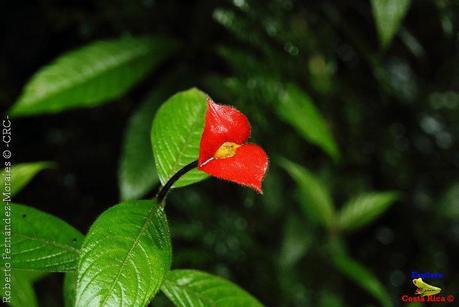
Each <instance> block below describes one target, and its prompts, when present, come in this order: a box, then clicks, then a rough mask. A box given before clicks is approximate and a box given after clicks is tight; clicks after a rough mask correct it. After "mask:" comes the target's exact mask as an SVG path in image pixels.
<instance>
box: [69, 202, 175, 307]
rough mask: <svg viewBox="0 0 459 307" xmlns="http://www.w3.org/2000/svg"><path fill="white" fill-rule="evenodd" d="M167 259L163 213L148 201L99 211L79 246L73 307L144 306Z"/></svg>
mask: <svg viewBox="0 0 459 307" xmlns="http://www.w3.org/2000/svg"><path fill="white" fill-rule="evenodd" d="M170 263H171V243H170V236H169V228H168V226H167V220H166V216H165V214H164V211H163V209H162V207H161V206H160V205H159V204H157V203H156V202H154V201H146V200H143V201H140V200H139V201H128V202H125V203H121V204H119V205H116V206H114V207H112V208H110V209H108V210H107V211H105V212H104V213H103V214H102V215H101V216H100V217H99V218H98V219H97V220H96V222H95V223H94V224H93V225H92V226H91V229H90V230H89V232H88V235H87V236H86V238H85V240H84V242H83V245H82V247H81V256H80V260H79V263H78V277H77V290H76V303H75V306H82V307H83V306H84V307H86V306H145V305H146V304H147V303H148V302H149V301H150V300H151V299H152V298H153V296H154V295H155V294H156V292H157V291H158V290H159V287H160V286H161V283H162V281H163V278H164V276H165V275H166V273H167V272H168V271H169V267H170Z"/></svg>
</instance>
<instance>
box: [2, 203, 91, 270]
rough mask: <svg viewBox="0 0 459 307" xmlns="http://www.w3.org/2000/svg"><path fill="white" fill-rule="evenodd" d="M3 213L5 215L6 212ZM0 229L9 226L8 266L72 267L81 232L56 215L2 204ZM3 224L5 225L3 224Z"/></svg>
mask: <svg viewBox="0 0 459 307" xmlns="http://www.w3.org/2000/svg"><path fill="white" fill-rule="evenodd" d="M7 214H8V215H9V216H7ZM5 216H7V218H6V219H2V220H1V226H2V229H11V244H10V246H8V242H5V241H4V240H2V241H1V242H0V246H1V247H0V248H1V249H2V250H3V249H4V248H9V247H10V248H11V259H5V260H7V261H10V262H11V264H12V266H13V267H14V268H17V269H26V270H40V271H48V272H66V271H71V270H75V269H76V265H77V260H78V256H79V248H80V245H81V242H82V241H83V235H82V234H81V233H80V232H79V231H78V230H76V229H75V228H73V227H72V226H70V225H69V224H67V223H66V222H64V221H62V220H60V219H59V218H57V217H55V216H52V215H50V214H48V213H45V212H41V211H39V210H37V209H34V208H31V207H26V206H23V205H18V204H11V205H10V206H5ZM5 227H6V228H5Z"/></svg>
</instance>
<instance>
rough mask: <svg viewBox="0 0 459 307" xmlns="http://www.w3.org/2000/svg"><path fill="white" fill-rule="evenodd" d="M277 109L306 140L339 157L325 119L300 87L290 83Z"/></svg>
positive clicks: (282, 117)
mask: <svg viewBox="0 0 459 307" xmlns="http://www.w3.org/2000/svg"><path fill="white" fill-rule="evenodd" d="M276 109H277V112H278V114H279V116H280V118H281V119H282V120H284V121H285V122H287V123H288V124H290V125H292V126H293V127H294V128H295V129H296V130H297V131H298V133H300V134H301V136H302V137H303V138H304V139H305V140H307V141H308V142H311V143H313V144H316V145H317V146H319V147H320V148H322V150H323V151H325V152H326V153H327V154H328V155H330V156H331V157H332V158H334V159H338V158H339V152H338V147H337V145H336V143H335V140H334V138H333V135H332V134H331V132H330V129H329V128H328V126H327V123H326V121H325V119H324V118H323V117H322V115H321V114H320V111H319V110H318V109H317V108H316V107H315V105H314V103H313V102H312V99H311V98H310V97H309V96H308V95H307V94H306V93H304V92H303V91H302V90H301V89H300V88H298V87H297V86H295V85H292V84H289V85H288V86H287V87H286V88H285V90H284V91H283V92H282V94H281V95H280V96H279V103H278V104H277V106H276Z"/></svg>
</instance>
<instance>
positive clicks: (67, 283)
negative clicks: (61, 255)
mask: <svg viewBox="0 0 459 307" xmlns="http://www.w3.org/2000/svg"><path fill="white" fill-rule="evenodd" d="M76 282H77V274H76V272H68V273H65V277H64V287H63V292H64V293H63V295H64V306H65V307H74V306H75V296H76Z"/></svg>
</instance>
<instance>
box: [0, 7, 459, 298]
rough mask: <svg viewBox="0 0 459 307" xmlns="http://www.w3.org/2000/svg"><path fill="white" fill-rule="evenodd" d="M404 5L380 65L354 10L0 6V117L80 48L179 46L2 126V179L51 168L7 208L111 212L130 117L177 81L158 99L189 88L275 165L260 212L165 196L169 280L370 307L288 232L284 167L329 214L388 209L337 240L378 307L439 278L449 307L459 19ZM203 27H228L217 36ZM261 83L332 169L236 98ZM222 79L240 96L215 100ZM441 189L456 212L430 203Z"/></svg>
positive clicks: (213, 197)
mask: <svg viewBox="0 0 459 307" xmlns="http://www.w3.org/2000/svg"><path fill="white" fill-rule="evenodd" d="M412 2H413V3H412V5H411V8H410V10H409V11H408V14H407V16H406V18H405V20H404V21H403V24H402V26H401V30H400V33H399V35H397V36H396V37H395V38H394V41H393V43H392V44H391V45H390V46H389V48H388V49H387V50H386V51H381V48H380V47H379V44H378V37H377V33H376V29H375V25H374V21H373V18H372V11H371V7H370V4H369V2H367V1H294V0H291V1H280V0H269V1H259V2H257V1H234V4H233V2H228V1H204V0H202V1H174V0H173V1H154V0H145V1H128V0H124V1H123V0H112V1H106V0H103V1H6V2H5V3H3V8H2V10H1V12H0V16H1V22H2V23H3V33H2V34H3V39H2V45H1V51H0V52H1V53H2V54H1V60H2V63H1V66H0V101H1V106H2V109H4V110H6V108H7V107H9V106H11V105H12V104H13V102H14V101H15V100H16V99H17V97H18V95H19V94H20V92H21V89H22V87H23V85H24V84H25V83H26V82H27V80H28V79H29V78H30V76H31V75H32V74H33V73H34V72H36V71H37V70H38V69H39V68H40V67H42V66H43V65H45V64H46V63H49V62H50V61H52V60H53V59H54V58H56V57H57V56H58V55H60V54H62V53H63V52H65V51H68V50H71V49H73V48H77V47H80V46H82V45H84V44H86V43H88V42H91V41H94V40H98V39H105V38H116V37H119V36H120V35H123V34H132V35H140V34H142V35H143V34H162V35H164V36H170V37H173V38H175V39H177V40H178V41H180V43H181V46H182V49H180V51H179V52H178V53H177V54H176V55H174V56H173V57H172V58H170V59H169V60H167V61H166V62H165V63H163V64H162V65H161V67H160V68H159V70H158V71H156V72H155V73H153V74H151V75H149V76H148V77H147V78H146V79H144V80H143V81H142V82H141V83H140V84H138V85H136V86H135V87H134V88H133V89H132V90H131V91H130V92H129V93H128V94H127V95H125V96H123V97H122V98H121V99H119V100H117V101H115V102H113V103H110V104H106V105H104V106H101V107H97V108H94V109H89V110H88V109H83V110H74V111H69V112H65V113H62V114H58V115H46V116H39V117H30V118H25V119H22V118H20V119H15V120H14V122H13V129H14V130H13V131H14V132H13V133H14V134H13V136H14V160H15V162H16V163H18V162H26V161H40V160H46V161H55V162H56V163H57V165H58V167H57V168H56V169H54V170H48V171H45V172H43V173H41V174H40V175H38V176H37V178H35V179H34V180H33V181H32V182H31V184H30V185H29V186H28V187H27V188H26V189H25V190H24V191H23V192H21V194H19V195H18V196H17V198H16V202H19V203H24V204H27V205H30V206H34V207H36V208H39V209H41V210H43V211H47V212H49V213H52V214H54V215H56V216H59V217H61V218H62V219H65V220H66V221H68V222H69V223H70V224H71V225H73V226H75V227H76V228H78V229H79V230H81V231H82V232H86V231H87V230H88V228H89V226H90V225H91V223H92V222H93V221H94V220H95V219H96V218H97V216H98V215H99V214H100V213H101V212H102V211H104V210H105V209H107V208H108V207H109V206H112V205H114V204H116V203H118V202H119V191H118V179H117V176H118V174H117V172H118V162H119V159H120V152H121V144H122V137H123V131H124V128H125V127H126V123H127V120H128V118H129V116H130V115H131V114H132V112H133V111H134V110H135V109H136V107H137V106H138V105H139V103H140V102H141V101H142V100H143V99H144V98H145V97H146V95H147V94H148V93H149V92H150V91H151V90H155V88H157V87H159V86H161V81H162V80H163V79H164V78H166V76H171V75H174V74H177V75H180V76H181V77H180V78H177V79H176V80H175V81H174V82H175V83H174V84H175V88H174V91H179V90H182V89H185V88H187V87H189V86H198V87H200V88H201V89H203V90H204V91H206V92H207V93H209V94H210V95H212V97H214V99H215V100H216V101H219V102H220V101H221V102H224V103H228V104H234V105H236V106H237V107H238V108H239V109H241V110H242V111H243V112H244V113H246V114H247V116H248V117H249V118H250V119H251V122H252V126H253V133H252V140H253V141H254V142H256V143H258V144H260V145H261V146H262V147H264V148H265V150H266V151H267V152H268V155H269V156H270V157H271V159H272V161H274V162H272V163H271V168H270V170H269V173H268V176H267V178H266V181H265V184H264V190H265V194H264V196H259V195H257V194H255V193H254V192H252V191H247V190H245V189H242V188H240V187H239V186H237V185H234V184H229V183H224V182H220V181H217V180H216V179H210V180H206V181H205V182H202V183H199V184H196V185H193V186H190V187H187V188H184V189H182V190H177V191H176V192H175V193H174V194H172V195H171V197H170V203H169V204H168V208H167V211H168V215H169V220H170V225H171V226H170V227H171V230H172V233H173V236H174V237H173V246H174V265H173V266H174V267H176V268H196V269H201V270H205V271H208V272H212V273H216V274H220V275H223V276H226V277H227V278H229V279H231V280H232V281H234V282H236V283H238V284H239V285H241V286H242V287H243V288H245V289H247V290H248V291H249V292H251V293H253V294H254V295H255V296H256V297H258V298H259V299H260V300H261V301H262V302H263V303H265V304H266V305H268V306H307V305H309V306H331V305H332V304H333V303H336V304H337V306H340V305H347V306H363V305H368V304H373V305H377V304H378V303H377V301H375V300H374V299H373V298H372V297H371V296H370V295H369V294H367V293H366V292H365V291H364V290H362V289H361V288H359V287H358V286H357V285H356V284H355V283H353V282H352V281H350V280H348V279H347V278H346V277H345V276H343V275H342V274H341V273H340V272H338V271H337V270H336V269H335V268H334V267H333V266H332V265H330V263H329V261H328V259H327V258H328V257H327V255H326V252H324V250H325V246H326V244H327V238H326V237H327V236H326V234H325V233H324V231H322V230H320V229H315V228H312V227H310V226H309V224H308V220H307V217H304V218H303V216H301V211H300V209H299V206H298V202H297V201H296V199H295V197H294V194H295V193H294V189H295V185H294V182H293V181H292V180H291V179H290V177H289V176H288V175H287V174H286V173H285V172H284V171H282V170H281V169H280V168H279V167H278V166H277V165H276V163H275V161H276V160H275V159H276V157H281V156H283V157H287V158H289V159H291V160H292V161H295V162H297V163H299V164H302V165H304V166H305V167H307V168H309V169H311V170H313V171H315V172H316V173H318V174H320V176H321V177H322V178H323V179H324V181H325V182H326V183H327V185H328V186H329V188H330V190H331V191H332V193H333V198H334V200H335V203H336V206H337V207H340V206H341V204H343V202H344V201H345V200H347V199H348V198H349V197H351V196H353V195H356V194H358V193H360V192H364V191H385V190H395V191H399V192H400V193H401V198H400V200H399V201H398V202H397V203H396V204H395V205H394V206H393V207H392V208H391V209H390V210H389V211H388V212H387V213H385V214H384V215H383V216H382V217H381V218H379V219H378V220H376V222H374V223H372V224H371V225H370V226H368V227H365V228H364V229H362V230H360V231H358V232H356V233H354V234H352V235H350V236H346V237H345V239H344V240H345V242H346V243H347V246H348V248H349V253H350V255H351V256H352V257H353V258H354V259H356V260H358V261H359V262H361V263H362V264H364V265H365V266H366V267H367V268H368V270H370V271H371V272H373V273H374V274H375V276H377V278H378V279H379V280H380V281H381V282H382V283H383V285H385V286H386V287H387V289H388V291H389V293H390V295H391V300H392V301H393V302H394V304H395V305H399V304H401V303H400V295H402V294H412V292H414V287H413V286H412V285H411V281H410V275H409V274H410V272H411V271H418V272H427V271H429V272H442V273H444V274H445V278H444V279H443V280H442V281H441V283H442V285H443V287H444V289H446V290H445V294H446V293H447V294H449V293H452V294H457V290H458V289H459V287H458V282H459V277H458V275H457V267H456V266H455V265H454V263H457V259H458V257H459V253H458V243H459V226H458V223H457V221H458V214H457V212H458V209H457V208H458V206H459V203H458V202H459V199H458V198H459V193H458V192H457V189H458V188H457V183H458V182H459V173H458V167H459V142H458V136H459V120H458V119H459V65H458V64H459V53H458V51H459V49H458V47H459V37H458V34H457V32H458V31H457V30H458V26H459V21H458V17H459V10H458V4H457V2H454V1H446V0H444V1H412ZM241 3H242V4H244V3H245V4H244V5H242V8H243V9H241V7H240V4H241ZM216 10H226V11H231V12H234V14H235V16H236V17H237V18H235V19H234V20H233V22H231V23H229V24H223V23H222V22H219V18H218V14H216V13H215V12H216ZM270 27H274V28H275V29H276V31H273V32H270V29H271V28H270ZM269 33H271V34H269ZM410 39H411V40H410ZM413 41H414V42H413ZM222 47H224V48H228V50H239V52H241V53H242V54H243V55H245V56H246V57H247V59H248V61H249V62H250V63H254V64H253V66H254V67H258V68H260V67H261V68H262V69H260V70H257V68H255V69H252V67H251V66H250V65H244V64H242V62H241V61H239V58H238V57H237V56H236V53H234V56H233V55H232V53H231V52H230V55H231V56H229V59H228V57H225V56H222V52H220V51H219V50H221V48H222ZM267 50H268V51H267ZM231 59H232V60H233V61H235V62H236V64H234V63H232V61H231ZM314 63H319V64H318V67H319V68H318V69H315V68H314V67H315V66H314ZM322 63H325V64H324V65H326V67H327V68H326V69H324V68H323V66H321V65H322ZM264 74H265V75H266V76H269V77H273V78H275V79H276V80H280V82H292V81H293V82H296V83H297V84H299V85H300V86H301V87H302V88H303V89H304V90H305V91H306V92H308V93H309V95H311V96H312V97H313V99H314V101H315V104H316V106H317V107H318V108H319V109H320V110H321V112H322V114H323V115H324V117H325V118H326V119H327V121H328V124H329V126H330V127H331V129H332V131H333V135H334V137H335V138H336V140H337V143H338V146H339V149H340V152H341V159H340V160H339V161H333V160H332V159H330V158H329V157H327V155H325V154H324V153H323V152H322V151H321V150H320V149H318V148H317V147H315V146H313V145H311V144H309V143H307V142H306V141H304V139H302V138H301V137H300V136H299V135H298V134H297V133H296V131H295V130H294V129H292V128H291V127H290V126H289V125H287V124H285V123H284V122H282V121H280V120H279V119H278V118H277V116H276V114H275V111H274V109H273V108H272V107H271V106H270V105H269V104H266V103H264V102H263V101H261V100H262V99H263V97H264V96H263V95H266V93H265V92H264V91H263V89H262V88H261V89H260V88H255V89H253V88H250V87H249V86H243V85H244V84H246V85H247V84H250V82H249V81H250V80H251V78H261V79H263V77H265V75H264ZM229 77H231V78H232V80H238V81H239V82H240V83H239V85H238V86H234V85H233V86H231V82H228V78H229ZM228 84H229V85H228ZM241 84H242V85H241ZM452 189H455V191H456V194H452V195H456V196H457V197H456V196H453V197H450V198H447V196H446V195H447V193H448V191H450V192H451V191H453V190H452ZM451 193H453V192H451ZM150 194H151V195H153V194H154V191H152V192H151V193H150ZM449 195H451V194H449ZM448 210H449V211H448ZM451 210H452V211H451ZM454 210H455V211H454ZM451 212H453V213H454V212H455V214H453V213H451ZM292 216H297V217H299V218H300V221H301V223H302V226H301V227H304V229H302V230H301V231H304V232H305V233H308V237H309V236H312V237H313V239H312V243H311V244H310V245H309V247H308V249H307V252H305V254H304V255H303V256H302V257H301V258H300V259H299V261H298V262H297V263H296V264H295V265H294V266H292V267H290V268H288V269H285V268H283V267H282V266H281V265H280V264H279V262H280V260H279V259H281V258H282V257H281V256H280V254H281V253H282V249H283V246H284V241H285V229H286V225H287V224H288V221H289V220H292ZM114 227H116V226H114ZM299 235H300V236H301V233H300V234H299ZM61 281H62V276H61V275H60V274H54V275H50V276H48V277H46V278H44V279H42V280H41V281H39V282H38V283H37V284H36V289H37V293H38V296H39V300H40V303H41V304H42V305H43V306H60V305H61V304H62V299H61V297H60V295H58V294H59V291H58V289H61ZM330 297H332V299H331V300H330ZM160 299H161V298H159V300H160ZM327 299H328V300H327ZM158 304H161V302H160V301H158Z"/></svg>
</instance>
